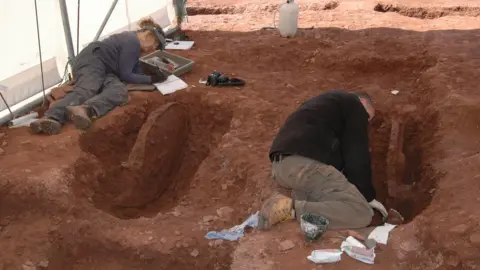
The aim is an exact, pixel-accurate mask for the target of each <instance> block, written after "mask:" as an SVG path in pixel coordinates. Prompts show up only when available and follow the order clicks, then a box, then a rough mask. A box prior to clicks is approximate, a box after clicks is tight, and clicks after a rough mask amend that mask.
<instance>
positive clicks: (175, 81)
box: [154, 75, 188, 95]
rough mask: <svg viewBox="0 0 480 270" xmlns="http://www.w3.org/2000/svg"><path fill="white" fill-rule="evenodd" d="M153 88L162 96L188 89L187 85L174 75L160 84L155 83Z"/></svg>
mask: <svg viewBox="0 0 480 270" xmlns="http://www.w3.org/2000/svg"><path fill="white" fill-rule="evenodd" d="M154 85H155V87H156V88H157V89H158V91H160V93H162V94H163V95H167V94H171V93H174V92H176V91H178V90H182V89H185V88H187V87H188V84H187V83H186V82H184V81H182V79H180V78H178V77H177V76H175V75H170V76H168V78H167V80H166V81H164V82H161V83H155V84H154Z"/></svg>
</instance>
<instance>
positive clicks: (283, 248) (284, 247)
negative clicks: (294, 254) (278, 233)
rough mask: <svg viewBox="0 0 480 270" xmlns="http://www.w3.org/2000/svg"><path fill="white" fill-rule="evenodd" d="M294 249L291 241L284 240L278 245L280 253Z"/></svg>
mask: <svg viewBox="0 0 480 270" xmlns="http://www.w3.org/2000/svg"><path fill="white" fill-rule="evenodd" d="M294 247H295V244H294V243H293V242H292V241H291V240H285V241H282V242H281V243H280V246H279V249H280V250H281V251H286V250H290V249H292V248H294Z"/></svg>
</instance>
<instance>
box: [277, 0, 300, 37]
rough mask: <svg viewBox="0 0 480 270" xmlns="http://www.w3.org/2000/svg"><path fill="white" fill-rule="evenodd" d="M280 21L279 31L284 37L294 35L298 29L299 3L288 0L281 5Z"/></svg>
mask: <svg viewBox="0 0 480 270" xmlns="http://www.w3.org/2000/svg"><path fill="white" fill-rule="evenodd" d="M279 13H280V22H279V24H278V31H279V32H280V35H281V36H282V37H293V36H295V34H296V33H297V29H298V5H297V4H296V3H295V2H294V1H293V0H287V2H286V3H284V4H282V5H281V6H280V11H279Z"/></svg>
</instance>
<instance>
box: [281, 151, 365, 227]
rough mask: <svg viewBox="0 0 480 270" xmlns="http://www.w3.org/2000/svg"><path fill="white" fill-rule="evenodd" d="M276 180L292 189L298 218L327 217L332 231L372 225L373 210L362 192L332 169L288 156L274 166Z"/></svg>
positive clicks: (308, 160)
mask: <svg viewBox="0 0 480 270" xmlns="http://www.w3.org/2000/svg"><path fill="white" fill-rule="evenodd" d="M272 173H273V178H274V180H275V181H276V182H277V183H278V184H279V185H280V186H282V187H284V188H287V189H291V190H292V197H293V200H294V209H295V213H296V216H297V219H299V218H300V216H301V215H302V214H304V213H312V214H315V215H320V216H324V217H326V218H327V219H328V220H329V221H330V224H329V227H330V228H331V229H356V228H363V227H366V226H368V224H370V222H371V220H372V216H373V210H372V208H371V207H370V206H369V204H368V202H367V201H366V200H365V198H364V197H363V195H362V194H361V193H360V191H358V189H357V188H356V187H355V186H354V185H353V184H351V183H350V182H348V180H347V178H345V176H344V175H343V174H342V173H341V172H339V171H338V170H337V169H335V168H334V167H332V166H329V165H325V164H323V163H320V162H317V161H315V160H312V159H309V158H305V157H301V156H296V155H293V156H288V157H286V158H284V159H282V160H280V161H274V162H273V164H272Z"/></svg>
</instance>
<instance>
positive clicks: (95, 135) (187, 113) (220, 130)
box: [73, 97, 232, 219]
mask: <svg viewBox="0 0 480 270" xmlns="http://www.w3.org/2000/svg"><path fill="white" fill-rule="evenodd" d="M150 107H152V108H147V107H145V106H130V107H126V108H123V109H122V110H121V111H120V112H117V113H116V114H112V115H109V116H107V117H105V119H100V120H99V121H98V122H97V123H95V125H94V127H93V128H92V130H90V131H88V132H86V133H85V134H83V135H82V136H81V137H80V146H81V149H82V150H83V152H84V154H83V156H81V157H80V158H79V159H78V160H77V162H76V164H75V166H74V175H75V179H76V181H75V184H74V186H73V189H74V191H75V192H76V194H77V195H78V196H81V197H86V198H87V199H88V200H89V201H90V202H92V203H93V204H94V205H95V207H97V208H99V209H101V210H103V211H106V212H108V213H110V214H112V215H114V216H116V217H118V218H122V219H131V218H138V217H141V216H153V215H155V214H156V213H158V212H162V211H168V210H169V209H170V208H172V207H173V206H175V205H176V203H177V201H178V200H179V199H180V198H181V197H182V196H183V195H185V194H186V193H187V192H188V191H189V189H190V180H191V179H192V178H193V177H194V175H195V172H196V171H197V169H198V166H199V165H200V163H201V162H202V161H203V159H205V158H206V157H207V156H208V153H209V151H210V150H211V149H212V148H214V147H215V145H216V144H217V143H218V142H219V140H220V138H221V136H222V135H223V134H224V133H226V132H227V131H228V129H229V126H230V120H231V117H232V116H231V113H230V112H229V111H228V110H227V109H224V108H222V107H220V106H219V105H213V104H205V103H204V102H202V101H201V98H200V97H197V98H195V97H193V98H192V97H190V98H186V99H184V100H181V101H179V102H164V103H163V104H154V106H150ZM159 200H161V201H162V203H158V201H159Z"/></svg>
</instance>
